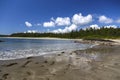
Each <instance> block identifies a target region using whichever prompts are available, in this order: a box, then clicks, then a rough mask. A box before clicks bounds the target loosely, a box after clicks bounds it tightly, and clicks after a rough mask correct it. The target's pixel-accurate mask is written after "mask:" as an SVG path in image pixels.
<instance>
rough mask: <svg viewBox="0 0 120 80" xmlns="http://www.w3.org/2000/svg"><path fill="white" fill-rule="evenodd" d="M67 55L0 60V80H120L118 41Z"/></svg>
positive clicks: (119, 48) (63, 53) (62, 53)
mask: <svg viewBox="0 0 120 80" xmlns="http://www.w3.org/2000/svg"><path fill="white" fill-rule="evenodd" d="M114 41H116V43H113V44H112V45H103V44H102V45H97V46H94V47H93V48H89V49H86V50H77V51H73V52H70V53H66V52H61V53H58V54H50V55H49V54H47V55H44V56H39V57H28V58H24V59H16V60H4V61H2V60H1V61H0V80H120V45H119V44H120V43H119V42H120V40H114Z"/></svg>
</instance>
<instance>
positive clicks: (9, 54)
mask: <svg viewBox="0 0 120 80" xmlns="http://www.w3.org/2000/svg"><path fill="white" fill-rule="evenodd" d="M0 40H3V41H5V42H0V60H8V59H18V58H25V57H29V56H40V55H45V54H53V53H55V54H57V53H60V52H63V51H64V52H67V51H74V50H81V49H86V48H90V47H91V46H92V45H90V44H81V43H74V41H73V40H60V39H59V40H52V39H15V38H0Z"/></svg>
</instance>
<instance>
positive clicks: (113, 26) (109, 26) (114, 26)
mask: <svg viewBox="0 0 120 80" xmlns="http://www.w3.org/2000/svg"><path fill="white" fill-rule="evenodd" d="M104 28H114V29H115V28H117V26H116V25H108V26H104Z"/></svg>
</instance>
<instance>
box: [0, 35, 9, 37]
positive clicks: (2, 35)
mask: <svg viewBox="0 0 120 80" xmlns="http://www.w3.org/2000/svg"><path fill="white" fill-rule="evenodd" d="M8 36H9V35H2V34H0V37H8Z"/></svg>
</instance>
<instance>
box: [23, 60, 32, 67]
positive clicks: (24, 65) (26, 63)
mask: <svg viewBox="0 0 120 80" xmlns="http://www.w3.org/2000/svg"><path fill="white" fill-rule="evenodd" d="M30 62H32V61H27V62H25V63H24V64H23V65H22V67H26V65H28V64H29V63H30Z"/></svg>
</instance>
